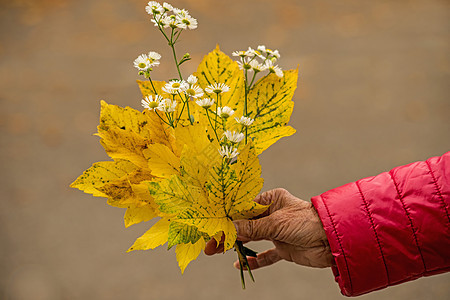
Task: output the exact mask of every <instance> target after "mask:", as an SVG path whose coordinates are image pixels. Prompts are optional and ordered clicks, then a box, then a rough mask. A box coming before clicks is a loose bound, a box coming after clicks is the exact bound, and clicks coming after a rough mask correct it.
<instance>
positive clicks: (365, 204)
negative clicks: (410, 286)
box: [355, 181, 391, 286]
mask: <svg viewBox="0 0 450 300" xmlns="http://www.w3.org/2000/svg"><path fill="white" fill-rule="evenodd" d="M355 184H356V186H357V188H358V191H359V194H360V195H361V198H362V200H363V204H364V208H365V210H366V212H367V216H368V217H369V220H370V224H371V226H372V229H373V232H374V234H375V239H376V241H377V244H378V248H379V250H380V253H381V258H382V260H383V264H384V268H385V270H386V279H387V286H389V285H390V284H391V280H390V279H389V272H388V268H387V264H386V259H385V258H384V253H383V249H382V247H381V243H380V239H379V238H378V234H377V230H376V229H375V223H374V221H373V218H372V214H371V213H370V211H369V205H368V203H367V201H366V198H365V197H364V194H363V192H362V190H361V187H360V186H359V183H358V182H357V181H356V182H355Z"/></svg>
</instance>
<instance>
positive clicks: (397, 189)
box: [389, 171, 427, 272]
mask: <svg viewBox="0 0 450 300" xmlns="http://www.w3.org/2000/svg"><path fill="white" fill-rule="evenodd" d="M391 172H392V171H391ZM391 172H389V175H390V177H391V179H392V182H394V186H395V190H396V191H397V194H398V197H399V199H400V203H401V204H402V207H403V210H404V211H405V214H406V216H407V217H408V220H409V224H410V227H411V230H412V233H413V236H414V241H415V243H416V246H417V250H418V251H419V254H420V258H421V259H422V263H423V269H424V272H426V271H427V267H426V265H425V259H424V257H423V254H422V249H420V246H419V239H418V238H417V235H416V231H415V229H414V228H415V227H414V225H413V221H412V218H411V215H410V213H409V211H408V209H407V208H406V204H405V202H404V201H405V200H404V198H403V197H402V194H401V192H400V188H399V187H398V184H397V182H396V181H395V178H394V175H393V174H392V173H391Z"/></svg>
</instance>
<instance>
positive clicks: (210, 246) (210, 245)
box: [204, 237, 224, 255]
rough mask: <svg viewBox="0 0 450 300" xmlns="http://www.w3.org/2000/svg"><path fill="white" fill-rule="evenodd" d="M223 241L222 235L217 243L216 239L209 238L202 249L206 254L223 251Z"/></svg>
mask: <svg viewBox="0 0 450 300" xmlns="http://www.w3.org/2000/svg"><path fill="white" fill-rule="evenodd" d="M223 241H224V238H223V237H222V239H221V241H220V243H219V244H217V241H216V240H215V239H214V238H212V239H210V240H209V241H208V242H207V243H206V246H205V250H204V252H205V254H206V255H214V254H217V253H223V251H224V245H223Z"/></svg>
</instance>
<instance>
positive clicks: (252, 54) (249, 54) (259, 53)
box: [245, 47, 264, 58]
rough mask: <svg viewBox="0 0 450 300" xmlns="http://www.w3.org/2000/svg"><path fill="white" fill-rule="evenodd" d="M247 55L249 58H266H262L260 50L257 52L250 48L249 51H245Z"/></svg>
mask: <svg viewBox="0 0 450 300" xmlns="http://www.w3.org/2000/svg"><path fill="white" fill-rule="evenodd" d="M245 53H246V55H247V56H248V57H255V56H258V57H261V58H264V57H262V55H261V52H259V51H258V50H255V49H253V48H251V47H248V49H247V51H245Z"/></svg>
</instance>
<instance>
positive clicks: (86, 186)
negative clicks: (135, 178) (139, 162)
mask: <svg viewBox="0 0 450 300" xmlns="http://www.w3.org/2000/svg"><path fill="white" fill-rule="evenodd" d="M136 169H137V167H136V166H135V165H134V164H132V163H130V162H128V161H118V162H114V161H102V162H97V163H95V164H93V165H92V167H90V168H89V169H87V170H86V171H84V172H83V174H82V175H80V177H78V178H77V179H76V180H75V181H74V182H73V183H72V184H71V185H70V187H72V188H77V189H79V190H81V191H84V192H85V193H88V194H92V195H93V196H95V197H107V195H106V194H105V193H103V192H102V191H101V190H100V189H101V188H102V187H103V186H105V185H107V184H109V183H111V182H114V181H117V180H119V179H121V178H124V177H126V176H127V175H128V174H129V173H132V172H134V171H135V170H136Z"/></svg>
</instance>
